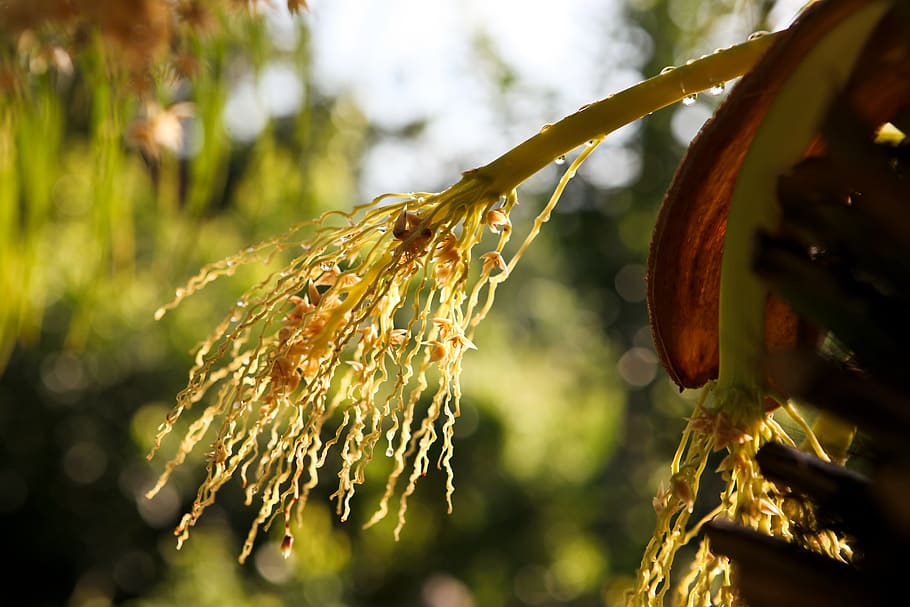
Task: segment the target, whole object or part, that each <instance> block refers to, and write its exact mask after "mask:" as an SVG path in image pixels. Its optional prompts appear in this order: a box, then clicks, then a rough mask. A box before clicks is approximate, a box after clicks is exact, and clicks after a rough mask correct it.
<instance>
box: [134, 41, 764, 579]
mask: <svg viewBox="0 0 910 607" xmlns="http://www.w3.org/2000/svg"><path fill="white" fill-rule="evenodd" d="M773 38H774V36H773V35H769V36H766V37H764V38H763V39H755V40H750V41H748V42H746V43H744V44H741V45H738V46H734V47H731V48H729V49H724V50H722V51H718V52H716V53H714V54H712V55H710V56H707V57H704V58H702V59H699V60H697V61H694V62H692V63H691V64H689V65H686V66H683V67H680V68H678V69H676V70H674V71H673V72H672V73H670V74H662V75H659V76H655V77H654V78H651V79H649V80H647V81H645V82H642V83H641V84H639V85H636V86H634V87H632V88H630V89H628V90H626V91H623V92H620V93H617V94H616V95H613V96H611V97H609V98H607V99H603V100H601V101H598V102H596V103H593V104H590V105H588V106H586V107H584V108H582V109H581V110H579V111H578V112H576V113H575V114H572V115H571V116H568V117H566V118H565V119H563V120H561V121H560V122H558V123H556V124H553V125H551V126H550V127H549V128H547V129H542V130H541V132H540V133H538V134H536V135H534V136H533V137H531V138H530V139H528V140H527V141H525V142H524V143H522V144H520V145H518V146H517V147H515V148H514V149H512V150H510V151H509V152H507V153H506V154H503V155H502V156H500V157H499V158H497V159H496V160H494V161H493V162H491V163H489V164H487V165H485V166H483V167H480V168H477V169H473V170H470V171H466V172H465V173H463V176H462V179H461V180H460V181H458V182H457V183H456V184H454V185H452V186H451V187H449V188H448V189H446V190H444V191H443V192H440V193H429V192H418V193H392V194H385V195H383V196H379V197H377V198H376V199H374V200H373V201H371V202H370V203H369V204H366V205H362V206H358V207H355V208H354V209H353V210H352V211H350V212H339V211H333V212H328V213H325V214H324V215H323V216H322V217H320V218H318V219H316V220H314V221H311V222H307V223H304V224H301V225H299V226H295V227H293V228H291V229H290V230H289V231H288V232H287V233H285V234H283V235H280V236H277V237H275V238H272V239H270V240H267V241H265V242H262V243H260V244H258V245H255V246H252V247H249V248H247V249H246V250H244V251H242V252H240V253H238V254H236V255H233V256H231V257H228V258H227V259H225V260H222V261H220V262H217V263H214V264H211V265H209V266H207V267H205V268H203V269H202V271H200V272H199V273H198V274H197V275H196V276H195V277H193V278H191V279H190V280H189V281H188V282H187V284H186V285H185V286H184V287H181V288H180V289H178V290H177V292H176V297H175V299H174V300H173V301H172V302H171V303H169V304H167V305H166V306H164V307H162V308H161V309H159V310H158V311H157V312H156V314H155V317H156V318H161V317H162V316H163V315H164V314H165V313H166V312H167V311H169V310H171V309H172V308H174V307H175V306H176V305H178V304H179V303H180V302H181V301H182V300H183V299H184V298H186V297H188V296H189V295H191V294H193V293H195V292H196V291H198V290H199V289H202V288H204V287H205V286H206V285H207V284H209V283H210V282H212V281H213V280H215V279H217V278H219V277H222V276H229V275H232V274H233V273H234V272H235V271H236V269H237V267H239V266H240V265H243V264H273V263H276V264H277V263H279V260H282V262H281V263H283V267H281V268H280V269H279V270H277V271H275V272H274V273H272V274H270V275H269V276H268V277H266V278H265V279H263V280H262V281H261V282H260V283H258V284H256V285H254V286H252V287H251V288H250V289H248V290H247V292H246V293H244V294H243V296H242V299H241V300H240V301H239V302H238V304H237V305H236V306H234V308H233V309H232V310H231V311H230V312H229V314H228V315H227V316H226V317H225V318H224V319H223V320H222V321H221V322H220V323H219V324H218V325H217V326H216V327H215V328H214V330H213V331H212V332H211V333H210V335H209V336H208V338H207V339H206V340H205V341H204V342H203V343H202V345H201V346H200V347H199V349H198V350H197V352H196V357H195V362H194V365H193V366H192V368H191V369H190V372H189V381H188V383H187V386H186V388H185V389H184V390H183V391H181V392H180V394H179V395H178V396H177V403H176V405H175V406H174V408H173V409H172V411H171V412H170V413H169V414H168V415H167V417H166V418H165V421H164V423H163V424H162V425H161V427H160V429H159V433H158V435H157V437H156V441H155V448H154V449H153V450H152V452H151V453H150V454H149V457H152V456H153V455H154V453H155V451H156V450H157V448H158V446H159V445H160V443H161V441H162V440H163V439H164V437H165V436H166V435H167V434H168V433H169V432H170V431H171V430H172V429H173V428H174V426H175V424H176V423H177V421H178V419H179V418H180V417H181V416H182V415H183V414H184V413H186V412H187V411H190V410H191V409H196V410H199V409H201V411H199V412H198V413H196V415H197V417H196V419H195V420H194V421H193V422H192V423H191V425H190V429H189V431H188V432H187V435H186V437H185V438H184V439H183V441H182V442H181V443H180V445H179V447H178V450H177V454H176V455H175V456H174V457H173V459H172V460H171V461H169V462H168V463H167V464H166V465H165V468H164V471H163V473H162V475H161V477H160V478H159V482H158V483H157V484H156V486H155V487H154V488H153V489H152V490H151V491H150V492H149V496H153V495H154V494H155V493H156V492H157V491H159V490H160V488H161V487H162V486H163V485H164V483H166V482H167V480H168V478H169V476H170V474H171V473H172V472H173V470H174V469H175V468H176V467H177V466H179V465H181V464H182V463H183V462H184V461H185V460H186V458H187V456H188V455H189V453H190V452H191V451H192V450H193V449H194V448H195V447H196V445H197V444H198V443H199V442H200V441H201V440H202V439H203V437H204V435H205V434H206V433H207V432H208V431H209V430H211V431H212V432H214V433H215V434H216V439H215V440H217V441H220V444H223V445H224V447H225V449H226V452H227V453H228V454H229V455H228V456H227V458H226V460H225V461H224V462H223V463H222V464H220V465H218V466H209V467H208V468H207V470H206V472H207V474H206V477H205V479H204V480H203V481H202V483H201V485H200V487H199V490H198V493H197V496H196V500H195V501H194V504H193V506H192V508H191V511H190V512H189V513H187V514H186V515H185V516H184V518H183V519H182V521H181V523H180V525H179V526H178V528H177V530H176V534H177V536H178V544H179V543H182V542H183V541H184V540H185V539H186V538H187V536H188V534H189V530H190V528H191V527H192V526H193V525H194V524H195V522H196V521H197V520H198V518H199V516H200V515H201V514H202V513H203V511H204V510H205V509H206V508H207V507H208V506H209V505H211V504H212V503H213V502H214V500H215V496H216V495H217V493H218V491H219V490H220V489H221V487H222V486H223V485H224V484H225V483H226V482H228V481H229V480H230V479H231V478H232V477H233V476H235V475H236V476H239V477H240V478H241V481H242V483H243V485H244V487H245V491H246V502H247V504H248V505H253V504H254V503H256V504H257V506H256V507H257V508H258V512H257V514H256V516H255V519H254V521H253V524H252V525H251V528H250V532H249V535H248V537H247V540H246V542H245V543H244V547H243V550H242V552H241V554H240V560H241V561H244V560H245V559H246V558H247V557H248V556H249V554H250V552H251V550H252V548H253V543H254V541H255V538H256V536H257V533H258V531H259V529H260V528H263V527H266V528H267V527H268V526H269V525H270V524H271V523H272V522H273V521H274V520H275V519H276V518H282V519H283V520H284V522H285V524H286V525H289V524H290V521H291V520H292V519H293V518H294V517H295V515H298V514H299V512H300V510H301V508H303V507H305V505H306V501H307V499H308V496H309V492H310V490H311V489H312V488H313V487H315V486H316V484H317V482H318V478H317V477H318V473H319V471H320V469H321V468H322V467H323V466H324V465H325V463H326V461H327V459H328V455H329V453H335V454H337V455H339V456H340V458H341V468H340V470H339V471H338V475H337V476H338V488H337V490H336V491H335V493H334V494H333V496H332V499H333V500H336V501H337V508H338V512H339V515H340V516H341V517H342V518H346V517H347V516H348V513H349V511H350V508H349V505H350V500H351V499H352V497H353V495H354V492H355V489H356V487H357V485H359V484H360V483H362V482H364V481H365V479H366V465H367V463H368V462H369V461H370V460H371V458H372V456H373V453H374V452H375V449H376V447H377V444H378V443H379V442H380V440H382V439H383V438H384V439H385V440H387V441H388V448H387V449H386V450H385V452H386V453H387V454H388V456H389V457H390V458H392V459H393V461H394V464H393V467H392V472H391V473H390V474H389V477H388V479H387V481H386V489H385V492H384V493H383V495H382V497H381V498H380V501H379V505H378V507H377V509H376V512H375V514H374V516H373V517H372V518H371V519H370V520H369V521H368V522H367V525H371V524H374V523H375V522H377V521H378V520H381V519H382V518H383V517H384V516H386V515H387V513H388V510H389V503H390V502H391V500H392V498H393V497H394V496H395V495H399V506H398V524H397V526H396V529H395V536H396V538H397V537H398V534H399V533H400V531H401V529H402V527H403V525H404V522H405V512H406V510H407V500H408V497H409V496H410V495H411V494H412V493H413V492H414V489H415V486H416V483H417V481H418V479H419V478H421V477H422V476H424V475H425V474H426V473H427V472H428V470H429V467H430V465H431V463H430V457H429V452H430V451H431V449H433V448H434V447H435V446H436V445H437V444H438V443H441V447H440V454H439V458H438V459H437V462H436V465H437V467H438V468H441V469H443V470H444V472H445V474H446V500H447V503H448V506H449V509H450V510H451V508H452V493H453V491H454V484H453V472H452V467H451V458H452V456H453V453H454V447H453V441H452V438H453V432H454V430H453V428H454V424H455V420H456V419H457V417H458V415H459V412H460V399H461V392H460V388H459V376H460V373H461V359H462V356H463V355H464V354H465V352H466V351H467V350H470V349H474V348H475V347H476V346H475V345H474V343H473V341H472V337H473V331H474V328H475V327H476V326H477V324H478V323H479V322H480V321H481V320H482V319H483V318H484V317H485V316H486V314H487V312H488V311H489V309H490V307H491V306H492V304H493V300H494V296H495V291H496V287H497V286H498V285H499V284H500V283H502V282H503V281H505V280H506V278H507V277H508V276H509V275H510V273H511V271H512V270H513V269H514V268H515V266H516V264H517V263H518V262H519V260H520V258H521V256H522V255H523V254H524V252H525V251H526V250H527V248H528V247H529V246H530V245H531V243H532V242H533V240H534V239H535V238H536V236H537V234H538V233H539V231H540V229H541V227H542V225H543V224H544V223H545V222H546V221H548V220H549V218H550V215H551V213H552V211H553V208H554V207H555V205H556V204H557V202H558V200H559V197H560V195H561V194H562V192H563V190H564V189H565V187H566V185H567V184H568V182H569V180H570V179H572V178H573V177H574V175H575V173H576V171H577V169H578V168H579V167H580V166H581V164H582V163H583V162H584V160H585V159H586V158H587V157H588V156H589V155H590V154H591V153H593V152H594V151H595V149H596V147H597V145H596V143H598V142H600V141H601V140H602V139H603V137H604V136H605V135H606V134H607V133H609V132H611V131H613V130H615V129H616V128H619V127H621V126H623V125H625V124H627V123H629V122H631V121H633V120H636V119H638V118H640V117H642V116H645V115H647V114H649V113H651V112H653V111H656V110H658V109H660V108H662V107H666V106H668V105H671V104H673V103H676V102H678V101H679V100H681V99H682V98H683V97H685V96H686V95H688V94H691V93H693V92H697V91H699V90H704V89H708V88H710V87H712V86H714V85H716V84H717V83H719V82H725V81H727V80H730V79H732V78H736V77H738V76H740V75H742V74H743V73H744V72H745V71H746V70H748V69H749V68H750V67H751V66H752V64H753V63H754V62H755V61H756V60H757V59H758V58H759V57H760V56H761V54H762V53H763V51H764V49H765V48H767V47H768V45H769V44H770V43H771V40H772V39H773ZM589 141H593V142H595V144H594V145H586V143H587V142H589ZM576 149H578V150H579V152H578V154H577V156H576V157H575V158H574V160H573V161H572V162H571V163H569V165H568V167H567V169H566V172H565V173H564V175H563V177H562V178H561V179H560V181H559V183H558V185H557V187H556V190H555V192H554V193H553V195H552V196H551V198H550V200H549V201H548V203H547V204H546V205H545V207H544V208H543V209H542V211H541V212H540V214H539V215H538V217H537V218H536V219H535V220H534V223H533V225H532V226H531V227H530V228H529V229H528V231H527V233H526V235H525V237H524V240H523V241H522V243H521V244H520V245H519V246H518V248H517V251H516V252H515V253H513V254H512V256H511V258H510V260H509V262H508V263H505V261H504V260H503V259H502V251H503V248H504V246H505V245H506V243H507V242H508V240H509V237H510V236H511V234H512V232H513V231H514V228H513V227H512V225H511V223H510V222H509V219H508V215H509V213H510V211H511V209H512V208H513V207H514V206H515V204H517V202H518V197H517V193H516V188H517V187H518V186H519V185H520V184H521V183H522V182H524V180H525V179H527V178H528V177H530V176H531V175H533V174H534V173H536V172H537V171H539V170H540V169H542V168H543V167H545V166H547V165H549V164H550V163H552V162H553V161H554V160H555V159H557V158H560V157H564V156H565V155H567V154H570V153H571V152H573V150H576ZM487 229H490V230H491V231H493V232H494V233H496V232H497V231H498V233H499V242H498V244H497V246H496V249H495V251H493V252H491V253H488V254H485V256H480V257H481V259H480V261H479V262H478V261H475V260H472V256H471V251H472V250H473V249H474V247H476V245H477V244H478V243H479V242H480V241H481V239H482V238H483V236H484V234H485V232H486V230H487ZM477 263H480V264H481V265H483V264H486V266H487V267H486V269H485V270H484V269H481V271H479V272H477V271H471V269H472V268H471V267H472V264H477ZM494 268H497V269H499V270H500V272H499V273H497V274H495V275H492V276H491V271H492V270H493V269H494ZM436 319H445V322H446V323H448V324H440V323H439V322H437V321H436ZM428 344H432V345H429V347H428ZM202 402H204V403H205V405H204V406H203V407H198V404H199V403H202ZM194 413H195V411H194ZM437 422H441V431H440V430H437V428H439V425H438V424H437ZM333 430H334V432H333ZM326 435H329V436H331V438H330V439H328V440H326V441H323V438H322V437H323V436H326ZM706 460H707V454H706V453H705V454H704V458H703V459H698V458H696V459H694V460H693V459H691V458H689V459H687V460H686V461H685V462H683V463H684V465H687V466H692V467H693V469H694V470H700V469H703V467H704V463H705V461H706ZM402 477H405V479H406V480H405V482H404V487H403V488H398V487H397V485H398V482H399V480H400V479H401V478H402ZM692 491H693V495H694V494H695V492H696V491H697V487H694V486H693V487H692ZM662 558H663V561H664V562H666V560H667V559H666V557H665V556H664V557H662ZM667 565H668V563H667Z"/></svg>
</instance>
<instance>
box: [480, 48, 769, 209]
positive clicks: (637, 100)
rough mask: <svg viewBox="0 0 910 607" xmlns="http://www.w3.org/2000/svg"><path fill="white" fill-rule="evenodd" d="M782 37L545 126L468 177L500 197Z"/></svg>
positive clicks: (752, 58)
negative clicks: (479, 182)
mask: <svg viewBox="0 0 910 607" xmlns="http://www.w3.org/2000/svg"><path fill="white" fill-rule="evenodd" d="M777 35H778V34H767V35H764V36H758V37H755V38H753V39H752V40H749V41H747V42H744V43H742V44H738V45H735V46H731V47H729V48H726V49H718V50H717V51H715V52H714V53H713V54H711V55H707V56H705V57H702V58H701V59H699V60H697V61H693V62H692V63H690V64H688V65H684V66H680V67H678V68H675V69H673V70H668V71H667V72H666V73H663V74H660V75H658V76H655V77H653V78H649V79H648V80H645V81H644V82H641V83H640V84H637V85H635V86H633V87H630V88H628V89H626V90H624V91H622V92H620V93H616V94H615V95H611V96H609V97H607V98H605V99H601V100H600V101H597V102H595V103H591V104H589V105H586V106H584V107H582V108H581V109H579V110H578V111H577V112H575V113H574V114H570V115H569V116H566V117H565V118H563V119H562V120H560V121H559V122H557V123H555V124H552V125H546V126H544V128H542V129H541V130H540V132H539V133H537V134H536V135H534V136H533V137H531V138H529V139H527V140H526V141H524V142H523V143H520V144H519V145H517V146H516V147H514V148H512V149H511V150H509V151H508V152H506V153H505V154H503V155H502V156H500V157H499V158H497V159H496V160H494V161H493V162H491V163H489V164H487V165H485V166H482V167H480V168H477V169H473V170H471V171H467V172H466V173H465V178H467V179H481V180H483V181H485V182H486V185H487V192H488V193H489V194H490V195H491V196H496V197H498V196H499V195H501V194H506V193H508V192H511V191H512V190H513V189H515V188H516V187H517V186H518V185H519V184H521V183H522V182H523V181H525V180H526V179H528V178H529V177H530V176H531V175H533V174H534V173H536V172H538V171H539V170H541V169H542V168H544V167H545V166H547V165H548V164H550V163H551V162H553V161H554V160H555V159H557V158H559V157H560V156H563V155H565V154H567V153H569V152H571V151H572V150H574V149H575V148H577V147H579V146H582V145H584V144H585V143H586V142H588V141H591V140H598V139H602V138H603V137H604V136H605V135H607V134H608V133H610V132H612V131H614V130H616V129H618V128H619V127H621V126H625V125H626V124H629V123H630V122H634V121H636V120H638V119H639V118H642V117H644V116H647V115H648V114H651V113H652V112H655V111H657V110H659V109H661V108H664V107H667V106H669V105H673V104H674V103H677V102H678V101H680V100H682V99H684V98H685V97H687V96H690V95H694V94H696V93H698V92H700V91H703V90H706V89H709V88H711V87H712V86H715V85H717V84H719V83H724V82H727V81H728V80H732V79H734V78H738V77H739V76H742V75H743V74H744V73H746V72H747V71H749V69H750V68H751V67H752V66H753V65H754V64H755V62H756V61H758V59H759V58H760V57H761V55H762V54H763V53H764V51H765V50H766V49H767V48H768V46H770V45H771V43H772V42H773V41H774V39H775V38H776V37H777Z"/></svg>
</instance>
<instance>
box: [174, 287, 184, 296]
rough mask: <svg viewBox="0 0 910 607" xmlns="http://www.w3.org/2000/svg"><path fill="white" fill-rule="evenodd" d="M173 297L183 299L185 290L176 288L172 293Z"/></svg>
mask: <svg viewBox="0 0 910 607" xmlns="http://www.w3.org/2000/svg"><path fill="white" fill-rule="evenodd" d="M174 295H176V296H177V297H183V296H184V295H186V289H184V288H183V287H178V288H177V289H176V290H175V291H174Z"/></svg>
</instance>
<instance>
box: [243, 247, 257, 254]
mask: <svg viewBox="0 0 910 607" xmlns="http://www.w3.org/2000/svg"><path fill="white" fill-rule="evenodd" d="M255 250H256V249H254V248H253V247H247V248H246V249H244V251H246V252H247V253H252V252H253V251H255Z"/></svg>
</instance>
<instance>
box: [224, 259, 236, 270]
mask: <svg viewBox="0 0 910 607" xmlns="http://www.w3.org/2000/svg"><path fill="white" fill-rule="evenodd" d="M224 265H226V266H227V267H229V268H230V267H232V266H233V265H234V260H233V259H228V260H227V261H226V262H224Z"/></svg>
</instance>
